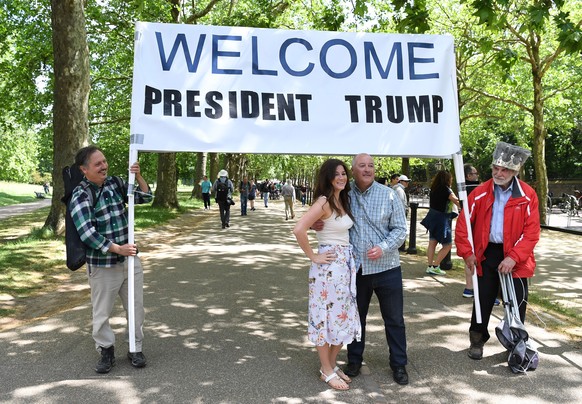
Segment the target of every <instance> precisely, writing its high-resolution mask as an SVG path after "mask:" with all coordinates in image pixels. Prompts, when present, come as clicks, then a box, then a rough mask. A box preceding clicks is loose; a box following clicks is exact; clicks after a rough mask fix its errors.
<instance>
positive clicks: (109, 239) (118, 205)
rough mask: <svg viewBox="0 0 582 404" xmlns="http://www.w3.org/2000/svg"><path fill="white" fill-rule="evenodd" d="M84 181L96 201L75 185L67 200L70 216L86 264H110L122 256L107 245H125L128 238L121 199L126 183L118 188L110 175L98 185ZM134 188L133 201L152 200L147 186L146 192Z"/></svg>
mask: <svg viewBox="0 0 582 404" xmlns="http://www.w3.org/2000/svg"><path fill="white" fill-rule="evenodd" d="M84 181H87V179H84ZM87 182H88V183H89V186H90V187H92V188H93V190H94V191H95V198H96V201H94V200H93V197H92V195H89V194H90V193H91V191H89V190H86V189H84V188H83V187H82V186H80V185H79V186H77V187H76V188H75V189H74V190H73V196H72V197H71V201H70V202H69V207H70V210H71V217H72V218H73V222H74V223H75V227H76V228H77V231H78V232H79V236H80V237H81V241H82V242H83V243H85V245H86V246H87V263H88V264H89V265H95V266H99V267H112V266H114V265H115V264H117V263H118V262H120V261H123V260H124V258H125V257H122V256H120V255H117V254H113V253H110V252H109V249H110V248H111V245H112V244H113V243H116V244H119V245H123V244H127V242H128V239H129V236H128V230H127V211H126V207H125V200H124V199H125V195H127V184H126V183H125V182H123V185H124V186H123V189H120V188H119V186H118V184H117V182H116V181H115V180H114V179H112V177H107V179H106V180H105V182H104V183H103V187H102V188H99V187H98V186H97V185H95V184H93V183H92V182H90V181H87ZM135 189H136V194H135V203H136V204H139V203H147V202H150V201H151V200H152V195H151V190H150V189H148V192H147V194H141V193H137V192H138V191H139V186H137V184H136V187H135ZM93 206H95V208H93Z"/></svg>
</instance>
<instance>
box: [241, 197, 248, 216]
mask: <svg viewBox="0 0 582 404" xmlns="http://www.w3.org/2000/svg"><path fill="white" fill-rule="evenodd" d="M248 200H249V197H248V196H247V195H242V194H241V196H240V214H241V215H242V216H245V215H246V214H247V202H248Z"/></svg>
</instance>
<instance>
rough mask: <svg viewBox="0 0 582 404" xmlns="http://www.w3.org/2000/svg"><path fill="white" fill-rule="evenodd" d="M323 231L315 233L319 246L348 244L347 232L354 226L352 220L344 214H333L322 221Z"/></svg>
mask: <svg viewBox="0 0 582 404" xmlns="http://www.w3.org/2000/svg"><path fill="white" fill-rule="evenodd" d="M323 223H324V226H323V230H321V231H318V232H316V233H317V242H318V243H319V244H320V245H329V244H339V245H348V244H350V233H349V232H348V230H349V229H350V228H351V227H352V226H353V225H354V222H353V221H352V219H351V218H350V217H349V216H348V215H347V214H346V215H343V216H337V215H336V213H335V212H332V213H331V216H330V217H328V218H327V219H325V220H324V221H323Z"/></svg>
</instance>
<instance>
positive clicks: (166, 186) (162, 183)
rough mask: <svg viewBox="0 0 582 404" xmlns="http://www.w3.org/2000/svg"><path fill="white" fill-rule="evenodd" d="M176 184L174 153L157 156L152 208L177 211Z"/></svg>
mask: <svg viewBox="0 0 582 404" xmlns="http://www.w3.org/2000/svg"><path fill="white" fill-rule="evenodd" d="M177 195H178V182H177V180H176V153H160V154H158V177H157V187H156V197H155V198H154V203H153V204H152V206H154V207H157V208H166V209H178V208H179V207H180V205H179V204H178V196H177Z"/></svg>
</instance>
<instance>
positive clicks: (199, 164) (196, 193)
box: [192, 152, 208, 199]
mask: <svg viewBox="0 0 582 404" xmlns="http://www.w3.org/2000/svg"><path fill="white" fill-rule="evenodd" d="M207 156H208V155H207V153H206V152H204V153H203V152H199V153H196V167H195V168H194V187H192V198H198V199H202V188H201V187H200V181H202V177H203V176H205V175H206V159H207Z"/></svg>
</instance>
